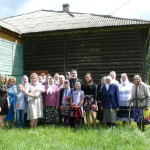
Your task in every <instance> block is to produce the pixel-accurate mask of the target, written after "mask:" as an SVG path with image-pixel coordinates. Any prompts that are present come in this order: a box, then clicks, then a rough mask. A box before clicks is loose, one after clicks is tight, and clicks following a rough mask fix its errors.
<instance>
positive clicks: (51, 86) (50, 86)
mask: <svg viewBox="0 0 150 150" xmlns="http://www.w3.org/2000/svg"><path fill="white" fill-rule="evenodd" d="M50 80H53V84H52V85H50V84H49V81H50ZM54 86H55V85H54V79H53V78H50V79H49V80H48V89H47V94H48V93H50V94H52V91H53V87H54Z"/></svg>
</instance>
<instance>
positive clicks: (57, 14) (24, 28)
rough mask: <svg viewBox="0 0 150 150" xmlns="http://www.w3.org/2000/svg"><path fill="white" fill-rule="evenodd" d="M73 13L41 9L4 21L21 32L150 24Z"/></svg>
mask: <svg viewBox="0 0 150 150" xmlns="http://www.w3.org/2000/svg"><path fill="white" fill-rule="evenodd" d="M71 14H72V15H73V16H71V15H69V14H68V13H65V12H63V11H52V10H39V11H35V12H31V13H27V14H22V15H18V16H13V17H9V18H5V19H2V21H3V22H5V23H8V24H9V25H12V26H13V27H15V28H16V29H17V30H18V31H19V32H20V33H21V34H26V33H36V32H45V31H57V30H71V29H83V28H95V27H115V26H131V25H150V21H144V20H138V19H126V18H117V17H112V16H107V15H96V14H87V13H74V12H72V13H71Z"/></svg>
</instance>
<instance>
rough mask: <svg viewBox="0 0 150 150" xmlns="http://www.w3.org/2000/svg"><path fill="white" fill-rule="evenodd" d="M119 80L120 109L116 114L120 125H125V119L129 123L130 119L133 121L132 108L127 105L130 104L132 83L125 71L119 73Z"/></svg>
mask: <svg viewBox="0 0 150 150" xmlns="http://www.w3.org/2000/svg"><path fill="white" fill-rule="evenodd" d="M120 82H121V83H120V84H119V85H118V87H119V96H120V111H119V112H118V114H117V115H118V120H119V121H121V122H122V125H125V124H126V121H129V124H130V125H131V120H132V121H133V109H131V108H130V107H129V106H130V102H129V99H130V98H131V95H132V86H133V84H132V83H130V82H129V79H128V76H127V74H126V73H123V74H121V79H120ZM129 109H131V110H129ZM129 111H130V112H129ZM129 113H130V118H129Z"/></svg>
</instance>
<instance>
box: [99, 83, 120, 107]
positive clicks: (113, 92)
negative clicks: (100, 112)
mask: <svg viewBox="0 0 150 150" xmlns="http://www.w3.org/2000/svg"><path fill="white" fill-rule="evenodd" d="M119 101H120V99H119V89H118V86H117V85H116V84H113V83H112V84H110V86H109V88H108V90H106V85H104V86H103V88H102V94H101V102H102V103H101V106H102V107H103V108H104V109H105V108H109V109H116V108H119Z"/></svg>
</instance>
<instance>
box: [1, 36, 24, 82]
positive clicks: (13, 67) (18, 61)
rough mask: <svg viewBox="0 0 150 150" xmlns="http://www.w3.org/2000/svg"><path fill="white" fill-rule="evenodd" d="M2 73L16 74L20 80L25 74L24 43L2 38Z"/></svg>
mask: <svg viewBox="0 0 150 150" xmlns="http://www.w3.org/2000/svg"><path fill="white" fill-rule="evenodd" d="M0 58H1V59H0V74H6V75H9V76H15V77H16V78H17V79H18V81H21V80H20V78H21V77H22V75H23V45H21V44H16V43H14V42H10V41H7V40H4V39H1V38H0Z"/></svg>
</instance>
